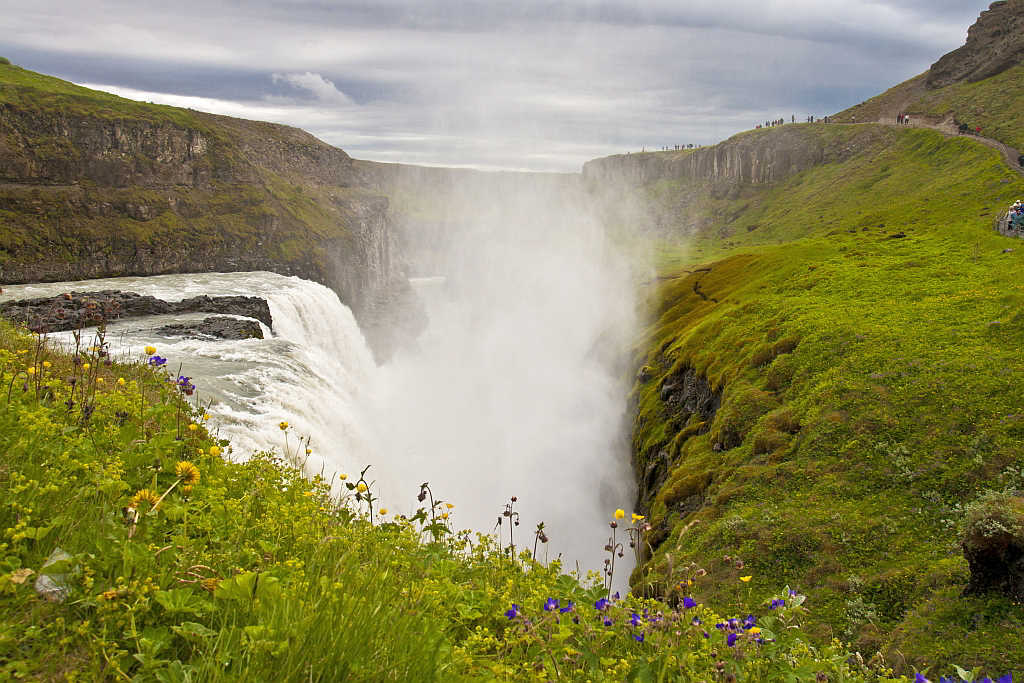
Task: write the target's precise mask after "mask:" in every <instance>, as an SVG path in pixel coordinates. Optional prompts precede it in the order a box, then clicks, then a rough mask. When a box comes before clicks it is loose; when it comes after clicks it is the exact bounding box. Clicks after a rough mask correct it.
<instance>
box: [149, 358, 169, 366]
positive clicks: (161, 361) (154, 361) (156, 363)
mask: <svg viewBox="0 0 1024 683" xmlns="http://www.w3.org/2000/svg"><path fill="white" fill-rule="evenodd" d="M166 362H167V359H166V358H161V357H160V356H150V357H149V364H150V365H152V366H153V367H154V368H156V367H160V366H161V365H163V364H164V363H166Z"/></svg>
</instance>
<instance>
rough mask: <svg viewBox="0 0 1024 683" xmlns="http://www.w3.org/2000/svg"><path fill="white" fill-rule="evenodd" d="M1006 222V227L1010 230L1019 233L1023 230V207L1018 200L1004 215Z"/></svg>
mask: <svg viewBox="0 0 1024 683" xmlns="http://www.w3.org/2000/svg"><path fill="white" fill-rule="evenodd" d="M1006 220H1007V224H1006V227H1007V228H1009V229H1010V230H1016V231H1019V230H1021V229H1024V205H1022V204H1021V203H1020V200H1019V199H1018V200H1017V201H1015V202H1014V203H1013V205H1012V206H1011V207H1010V210H1009V211H1008V212H1007V214H1006Z"/></svg>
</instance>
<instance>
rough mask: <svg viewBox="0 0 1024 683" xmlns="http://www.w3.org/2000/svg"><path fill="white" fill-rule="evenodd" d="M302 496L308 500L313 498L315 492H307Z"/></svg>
mask: <svg viewBox="0 0 1024 683" xmlns="http://www.w3.org/2000/svg"><path fill="white" fill-rule="evenodd" d="M302 495H304V496H305V497H306V498H310V497H312V496H313V492H312V491H306V492H305V493H303V494H302Z"/></svg>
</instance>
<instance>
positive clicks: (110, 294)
mask: <svg viewBox="0 0 1024 683" xmlns="http://www.w3.org/2000/svg"><path fill="white" fill-rule="evenodd" d="M169 313H219V314H222V315H241V316H245V317H247V318H254V319H256V320H259V321H260V322H261V323H263V324H264V325H266V326H267V327H272V326H273V322H274V321H273V318H272V317H271V315H270V307H269V306H268V305H267V301H266V299H261V298H259V297H250V296H217V297H210V296H205V295H201V296H196V297H192V298H191V299H184V300H182V301H164V300H163V299H157V298H156V297H153V296H149V295H142V294H136V293H135V292H122V291H119V290H103V291H100V292H68V293H66V294H61V295H58V296H51V297H38V298H34V299H19V300H16V301H5V302H3V303H2V304H0V315H2V316H3V317H5V318H8V319H9V320H12V321H13V322H15V323H20V324H23V325H25V326H26V327H28V328H29V329H30V330H33V331H37V332H61V331H64V330H76V329H81V328H85V327H93V326H96V325H99V324H100V323H104V322H111V321H114V320H121V319H125V318H139V317H144V316H149V315H164V314H169ZM257 327H259V326H258V325H257Z"/></svg>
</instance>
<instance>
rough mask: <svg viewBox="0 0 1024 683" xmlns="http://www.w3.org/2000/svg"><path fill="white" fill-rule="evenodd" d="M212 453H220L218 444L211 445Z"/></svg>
mask: <svg viewBox="0 0 1024 683" xmlns="http://www.w3.org/2000/svg"><path fill="white" fill-rule="evenodd" d="M210 455H213V456H218V455H220V447H218V446H210Z"/></svg>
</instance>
